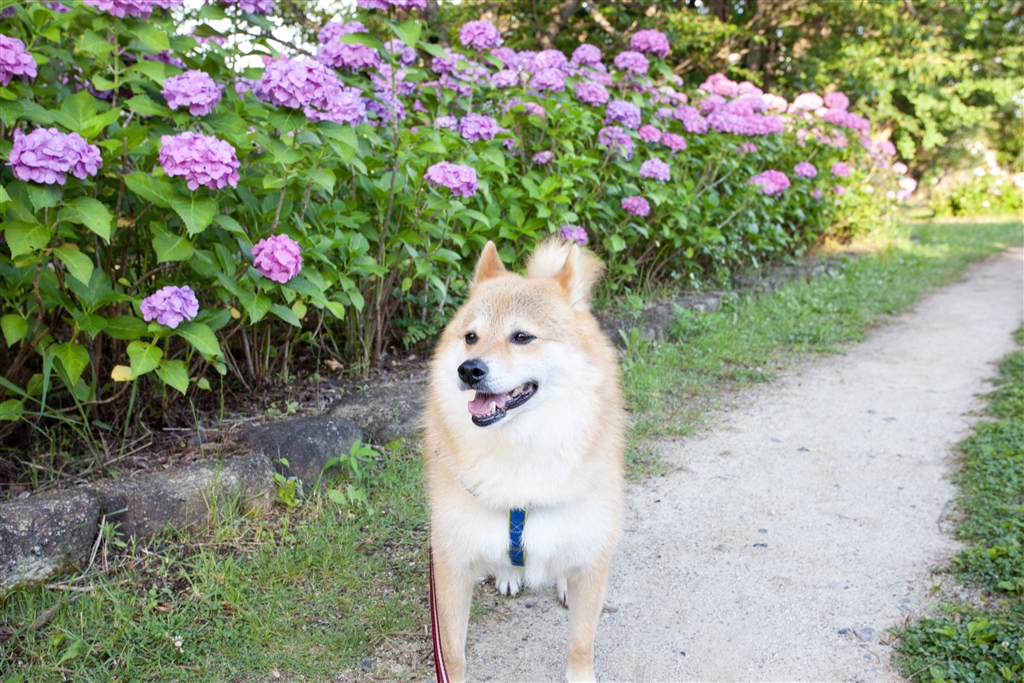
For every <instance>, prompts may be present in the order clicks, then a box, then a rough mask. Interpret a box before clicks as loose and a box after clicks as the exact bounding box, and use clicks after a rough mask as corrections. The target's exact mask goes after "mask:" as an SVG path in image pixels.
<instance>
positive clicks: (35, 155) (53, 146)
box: [8, 128, 103, 185]
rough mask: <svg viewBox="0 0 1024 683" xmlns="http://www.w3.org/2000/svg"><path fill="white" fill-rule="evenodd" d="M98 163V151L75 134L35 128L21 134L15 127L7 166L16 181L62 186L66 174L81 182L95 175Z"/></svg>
mask: <svg viewBox="0 0 1024 683" xmlns="http://www.w3.org/2000/svg"><path fill="white" fill-rule="evenodd" d="M102 162H103V160H102V158H101V156H100V148H99V147H97V146H96V145H90V144H89V143H87V142H86V141H85V138H83V137H82V136H81V135H79V134H78V133H61V132H60V131H59V130H57V129H56V128H36V129H35V130H34V131H32V132H31V133H29V134H28V135H22V134H21V130H20V129H18V128H15V129H14V146H13V147H12V148H11V154H10V161H9V162H8V165H9V166H11V167H12V171H13V172H14V177H15V178H17V179H18V180H27V181H31V182H34V183H42V184H45V185H52V184H53V183H57V184H58V185H63V184H64V182H65V181H66V179H67V176H66V174H67V173H71V174H72V175H73V176H75V177H76V178H79V179H84V178H86V177H87V176H91V175H96V173H97V172H98V171H99V170H100V164H101V163H102Z"/></svg>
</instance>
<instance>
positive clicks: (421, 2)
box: [356, 0, 427, 12]
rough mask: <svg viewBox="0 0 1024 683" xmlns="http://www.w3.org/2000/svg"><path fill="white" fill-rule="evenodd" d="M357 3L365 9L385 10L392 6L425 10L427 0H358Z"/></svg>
mask: <svg viewBox="0 0 1024 683" xmlns="http://www.w3.org/2000/svg"><path fill="white" fill-rule="evenodd" d="M356 4H357V5H359V6H360V7H362V8H363V9H379V10H384V11H385V12H386V11H387V10H389V9H391V8H392V7H397V8H398V9H404V10H414V9H418V10H423V9H426V7H427V0H356Z"/></svg>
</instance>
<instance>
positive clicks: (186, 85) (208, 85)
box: [163, 70, 221, 116]
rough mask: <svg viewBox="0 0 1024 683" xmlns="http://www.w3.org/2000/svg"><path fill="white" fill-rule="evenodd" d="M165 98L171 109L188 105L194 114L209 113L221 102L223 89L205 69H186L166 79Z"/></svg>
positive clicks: (190, 111) (189, 111)
mask: <svg viewBox="0 0 1024 683" xmlns="http://www.w3.org/2000/svg"><path fill="white" fill-rule="evenodd" d="M163 94H164V99H166V100H167V106H168V107H170V108H171V109H178V108H179V107H188V113H190V114H192V116H205V115H206V114H209V113H210V112H211V111H213V110H214V108H215V107H216V106H217V103H218V102H220V98H221V90H220V86H218V85H217V84H216V83H215V82H214V80H213V79H212V78H210V75H209V74H207V73H206V72H205V71H199V70H192V71H186V72H185V73H183V74H181V75H180V76H171V77H170V78H168V79H166V80H165V81H164V90H163Z"/></svg>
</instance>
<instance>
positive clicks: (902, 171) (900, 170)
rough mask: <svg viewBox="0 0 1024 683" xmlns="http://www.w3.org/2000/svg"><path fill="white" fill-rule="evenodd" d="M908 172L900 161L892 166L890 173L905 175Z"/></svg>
mask: <svg viewBox="0 0 1024 683" xmlns="http://www.w3.org/2000/svg"><path fill="white" fill-rule="evenodd" d="M909 170H910V169H909V168H908V167H907V165H906V164H905V163H903V162H902V161H897V162H896V163H895V164H893V165H892V172H893V173H896V174H897V175H906V173H907V171H909Z"/></svg>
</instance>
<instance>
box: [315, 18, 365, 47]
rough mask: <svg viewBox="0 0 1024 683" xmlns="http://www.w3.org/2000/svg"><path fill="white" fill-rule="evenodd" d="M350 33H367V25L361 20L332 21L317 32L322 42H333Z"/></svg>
mask: <svg viewBox="0 0 1024 683" xmlns="http://www.w3.org/2000/svg"><path fill="white" fill-rule="evenodd" d="M349 33H366V26H365V25H363V22H361V21H349V22H343V21H330V22H328V23H327V24H325V25H324V27H323V28H322V29H320V32H319V33H317V34H316V38H317V40H319V41H320V42H321V43H333V42H335V41H336V40H338V38H341V37H342V36H346V35H348V34H349Z"/></svg>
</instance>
